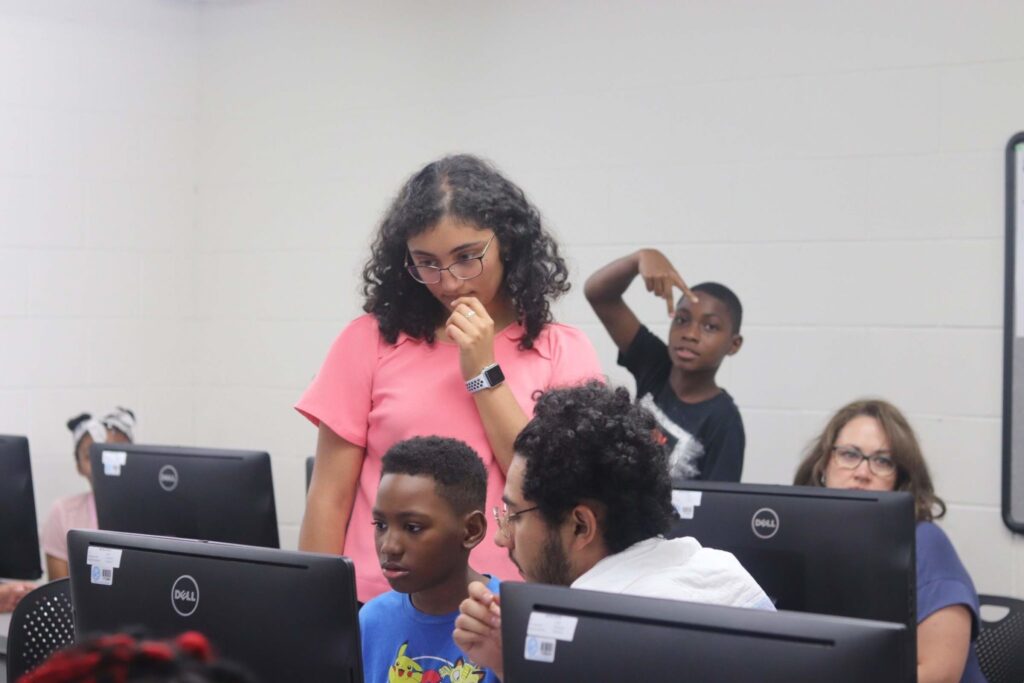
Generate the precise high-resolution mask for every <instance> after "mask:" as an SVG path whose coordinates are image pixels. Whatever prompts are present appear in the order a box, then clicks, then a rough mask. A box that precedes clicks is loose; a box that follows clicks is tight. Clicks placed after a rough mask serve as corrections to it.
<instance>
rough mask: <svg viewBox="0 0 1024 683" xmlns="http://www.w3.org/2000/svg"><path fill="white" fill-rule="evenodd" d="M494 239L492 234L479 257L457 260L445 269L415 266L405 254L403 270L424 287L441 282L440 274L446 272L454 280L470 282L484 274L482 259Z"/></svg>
mask: <svg viewBox="0 0 1024 683" xmlns="http://www.w3.org/2000/svg"><path fill="white" fill-rule="evenodd" d="M494 237H495V235H493V234H492V235H491V238H490V239H489V240H487V244H485V245H484V250H483V251H481V252H480V255H479V256H470V257H469V258H464V259H461V260H458V261H456V262H455V263H453V264H451V265H450V266H448V267H447V268H441V267H439V266H417V265H416V264H415V263H411V262H410V261H409V254H406V255H405V269H406V270H407V271H408V272H409V275H411V276H412V279H413V280H416V282H420V283H422V284H425V285H436V284H437V283H438V282H440V281H441V273H443V272H444V271H446V270H447V271H448V272H449V273H451V276H452V277H453V278H455V279H456V280H472V279H473V278H475V277H479V276H480V274H481V273H483V272H484V257H485V256H487V250H488V249H490V248H491V242H493V241H494Z"/></svg>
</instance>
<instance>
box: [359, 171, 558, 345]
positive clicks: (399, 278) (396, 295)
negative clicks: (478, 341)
mask: <svg viewBox="0 0 1024 683" xmlns="http://www.w3.org/2000/svg"><path fill="white" fill-rule="evenodd" d="M447 216H451V217H452V218H455V219H458V220H459V221H461V222H465V223H469V224H472V225H475V226H477V227H478V228H480V229H485V228H489V229H491V230H493V231H494V233H495V234H496V235H497V237H498V242H499V243H500V245H501V260H502V264H503V265H504V268H505V277H504V282H503V283H502V287H503V289H504V292H505V294H507V295H508V297H509V298H510V299H511V301H512V304H513V306H514V307H515V310H516V313H517V315H518V317H519V322H520V323H522V325H523V327H524V328H525V334H524V335H523V337H522V339H520V341H519V347H520V348H521V349H529V348H533V342H534V340H535V339H536V338H537V335H538V334H540V332H541V330H542V329H543V327H544V325H545V324H547V323H549V322H551V320H552V318H551V302H552V301H553V300H555V299H557V298H558V297H559V296H561V295H562V294H564V293H565V292H567V291H569V282H568V270H567V269H566V267H565V262H564V261H563V260H562V257H561V256H559V253H558V244H557V243H556V242H555V240H554V239H553V238H552V237H551V235H550V234H548V232H547V230H545V228H544V226H543V225H542V224H541V217H540V212H539V211H538V210H537V209H536V207H534V206H533V205H532V204H531V203H530V202H529V200H527V198H526V195H525V194H524V193H523V191H522V190H521V189H520V188H519V187H518V186H516V185H515V184H514V183H513V182H511V181H510V180H508V179H507V178H505V177H504V176H502V175H501V174H500V173H499V172H498V171H497V170H496V169H495V168H494V167H493V166H492V165H490V164H488V163H487V162H485V161H483V160H482V159H479V158H477V157H474V156H470V155H468V154H459V155H455V156H449V157H445V158H443V159H440V160H438V161H435V162H432V163H430V164H427V165H426V166H425V167H424V168H423V169H422V170H420V171H418V172H417V173H416V174H415V175H413V176H412V177H411V178H409V180H408V181H406V183H405V185H404V186H403V187H402V189H401V191H399V193H398V196H397V197H396V198H395V200H394V201H393V202H392V204H391V206H390V208H389V209H388V210H387V213H385V214H384V219H383V221H382V222H381V225H380V230H379V231H378V233H377V237H376V239H375V240H374V242H373V246H372V247H371V251H370V259H369V261H367V263H366V265H365V266H364V267H363V287H362V291H363V295H364V296H365V297H366V301H365V303H364V304H363V310H364V311H366V312H367V313H372V314H373V315H374V316H376V318H377V323H378V325H379V326H380V332H381V335H382V336H383V337H384V339H385V340H387V341H388V343H391V344H394V343H395V342H396V341H397V339H398V334H399V333H400V332H405V333H406V334H408V335H409V336H411V337H414V338H416V339H425V340H426V341H427V342H429V343H433V342H434V330H435V329H436V327H437V325H438V324H439V323H440V322H441V321H443V320H444V316H445V315H446V311H445V310H444V307H443V305H442V304H441V303H440V302H439V301H438V300H437V299H435V298H434V296H433V295H432V294H431V293H430V291H429V290H428V289H427V288H426V287H424V286H423V285H422V284H420V283H419V282H417V281H416V280H414V279H413V278H412V276H411V275H409V273H407V272H406V270H405V260H406V256H407V254H408V248H407V247H406V242H407V240H408V239H409V238H410V237H414V236H416V235H419V234H421V233H423V232H425V231H427V230H430V229H431V228H432V227H434V226H435V225H437V223H438V221H440V220H441V219H442V218H445V217H447Z"/></svg>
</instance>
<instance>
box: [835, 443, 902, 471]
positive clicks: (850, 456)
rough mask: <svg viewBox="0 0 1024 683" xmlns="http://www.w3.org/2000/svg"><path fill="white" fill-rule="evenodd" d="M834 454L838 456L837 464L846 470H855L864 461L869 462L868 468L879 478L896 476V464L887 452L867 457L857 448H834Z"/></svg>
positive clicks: (879, 452)
mask: <svg viewBox="0 0 1024 683" xmlns="http://www.w3.org/2000/svg"><path fill="white" fill-rule="evenodd" d="M832 452H833V453H835V454H836V464H837V465H839V466H840V467H842V468H843V469H844V470H855V469H857V468H858V467H860V463H861V461H862V460H867V461H868V468H870V469H871V471H872V472H874V473H875V474H876V475H878V476H879V477H891V476H892V475H894V474H896V462H895V461H894V460H893V459H892V457H890V455H889V453H888V452H887V451H878V452H877V453H872V454H871V455H865V454H864V452H863V451H861V450H860V449H859V448H857V447H856V446H833V447H832Z"/></svg>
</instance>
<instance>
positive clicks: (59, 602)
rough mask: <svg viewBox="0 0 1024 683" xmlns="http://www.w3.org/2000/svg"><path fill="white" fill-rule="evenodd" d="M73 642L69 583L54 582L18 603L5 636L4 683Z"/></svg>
mask: <svg viewBox="0 0 1024 683" xmlns="http://www.w3.org/2000/svg"><path fill="white" fill-rule="evenodd" d="M73 642H75V622H74V617H73V616H72V612H71V583H70V581H68V579H58V580H57V581H51V582H50V583H48V584H45V585H43V586H40V587H39V588H37V589H35V590H34V591H32V592H31V593H29V594H28V595H26V596H25V597H23V598H22V599H21V602H19V603H18V605H17V607H15V608H14V613H13V614H12V615H11V626H10V630H9V631H8V633H7V680H9V681H16V680H18V678H19V677H21V676H23V675H24V674H26V673H28V672H29V671H31V670H32V669H34V668H35V667H36V666H38V665H39V664H41V663H43V661H45V660H46V658H47V657H49V656H50V655H51V654H53V653H54V652H56V651H57V650H59V649H61V648H63V647H65V646H67V645H70V644H71V643H73Z"/></svg>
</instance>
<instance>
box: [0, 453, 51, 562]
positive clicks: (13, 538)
mask: <svg viewBox="0 0 1024 683" xmlns="http://www.w3.org/2000/svg"><path fill="white" fill-rule="evenodd" d="M42 575H43V567H42V562H41V561H40V554H39V532H38V531H37V526H36V499H35V493H34V492H33V490H32V461H31V460H30V459H29V454H28V439H26V438H25V437H23V436H3V435H0V577H3V578H7V579H38V578H39V577H40V576H42Z"/></svg>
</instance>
